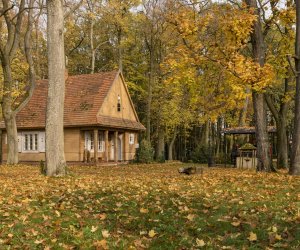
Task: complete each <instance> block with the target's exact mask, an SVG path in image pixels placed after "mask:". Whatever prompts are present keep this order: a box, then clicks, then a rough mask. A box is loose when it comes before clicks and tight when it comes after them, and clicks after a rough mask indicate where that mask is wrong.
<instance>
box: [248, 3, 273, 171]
mask: <svg viewBox="0 0 300 250" xmlns="http://www.w3.org/2000/svg"><path fill="white" fill-rule="evenodd" d="M246 3H247V5H248V6H249V7H250V8H253V9H254V10H255V14H256V15H257V20H256V21H255V22H254V25H253V31H252V33H251V44H252V50H253V59H254V60H255V61H256V62H258V63H259V65H260V66H261V67H263V66H264V64H265V46H264V40H263V33H262V25H261V21H260V15H259V9H258V7H257V3H256V0H246ZM252 98H253V108H254V121H255V135H256V142H257V158H258V162H257V170H258V171H266V172H269V171H271V160H270V155H269V141H268V131H267V115H266V105H265V99H264V95H263V94H262V93H258V92H256V91H254V90H252Z"/></svg>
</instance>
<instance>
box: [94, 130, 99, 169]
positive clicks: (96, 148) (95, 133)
mask: <svg viewBox="0 0 300 250" xmlns="http://www.w3.org/2000/svg"><path fill="white" fill-rule="evenodd" d="M94 162H95V165H96V166H97V163H98V129H94Z"/></svg>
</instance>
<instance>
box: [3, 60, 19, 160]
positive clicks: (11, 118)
mask: <svg viewBox="0 0 300 250" xmlns="http://www.w3.org/2000/svg"><path fill="white" fill-rule="evenodd" d="M8 61H9V60H8V59H6V60H2V69H3V77H4V84H3V85H4V94H3V97H2V114H3V118H4V123H5V128H6V134H7V161H6V163H7V164H8V165H15V164H18V162H19V159H18V132H17V124H16V114H15V112H14V111H13V109H12V96H11V94H12V75H11V68H10V65H9V62H8Z"/></svg>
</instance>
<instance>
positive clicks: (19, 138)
mask: <svg viewBox="0 0 300 250" xmlns="http://www.w3.org/2000/svg"><path fill="white" fill-rule="evenodd" d="M22 142H23V140H22V133H18V152H19V153H21V152H22V145H23V143H22Z"/></svg>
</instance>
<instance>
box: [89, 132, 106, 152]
mask: <svg viewBox="0 0 300 250" xmlns="http://www.w3.org/2000/svg"><path fill="white" fill-rule="evenodd" d="M85 149H87V150H89V151H94V131H86V132H85ZM104 150H105V142H104V132H103V131H99V132H98V152H104Z"/></svg>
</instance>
